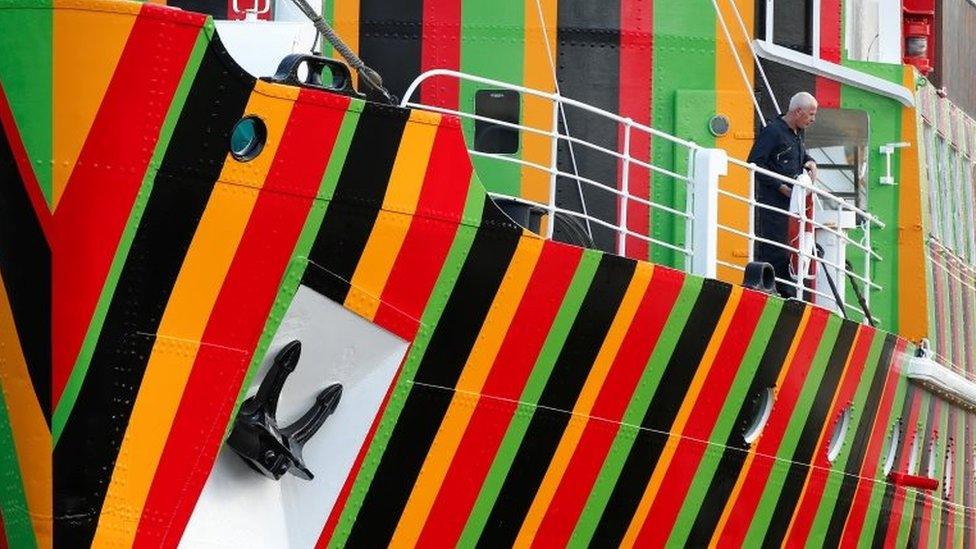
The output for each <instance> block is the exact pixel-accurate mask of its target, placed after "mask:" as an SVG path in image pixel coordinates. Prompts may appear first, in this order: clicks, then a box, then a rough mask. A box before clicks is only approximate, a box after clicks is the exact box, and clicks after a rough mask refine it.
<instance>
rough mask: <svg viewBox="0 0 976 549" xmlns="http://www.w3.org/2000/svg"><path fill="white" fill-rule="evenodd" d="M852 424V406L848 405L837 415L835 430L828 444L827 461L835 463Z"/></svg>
mask: <svg viewBox="0 0 976 549" xmlns="http://www.w3.org/2000/svg"><path fill="white" fill-rule="evenodd" d="M850 426H851V407H850V406H848V407H847V408H844V410H843V411H842V412H841V413H840V415H839V416H837V421H835V422H834V431H833V433H831V435H830V443H829V444H828V445H827V461H829V462H831V463H833V462H834V460H836V459H837V456H839V455H840V451H841V449H842V448H843V447H844V439H846V438H847V429H848V428H850Z"/></svg>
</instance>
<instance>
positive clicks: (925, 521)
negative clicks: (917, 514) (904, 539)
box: [918, 398, 942, 547]
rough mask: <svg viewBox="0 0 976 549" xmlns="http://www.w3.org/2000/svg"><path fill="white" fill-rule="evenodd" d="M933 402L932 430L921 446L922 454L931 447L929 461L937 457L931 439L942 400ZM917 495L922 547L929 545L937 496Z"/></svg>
mask: <svg viewBox="0 0 976 549" xmlns="http://www.w3.org/2000/svg"><path fill="white" fill-rule="evenodd" d="M933 403H934V404H933V406H932V418H933V419H932V432H931V433H926V435H927V437H926V439H925V444H926V445H927V446H928V447H923V448H922V452H923V455H924V452H929V450H930V448H931V452H930V453H929V461H931V460H933V459H935V460H937V459H938V455H937V453H936V451H935V450H936V447H933V446H932V440H933V437H934V436H938V433H939V430H940V427H941V420H939V419H937V418H939V416H940V415H941V414H942V400H941V399H939V398H934V399H933ZM924 465H927V463H923V464H922V465H920V466H924ZM936 465H938V462H936ZM935 470H936V471H938V470H939V469H938V467H935ZM919 475H920V476H927V471H919ZM918 497H920V498H923V501H924V503H923V504H922V521H921V523H922V526H921V530H920V531H919V536H918V538H919V540H920V541H921V543H922V546H923V547H928V545H929V544H928V539H929V529H930V528H931V526H932V525H931V521H932V505H933V500H934V499H935V498H936V497H937V495H936V494H934V493H933V494H925V493H919V495H918Z"/></svg>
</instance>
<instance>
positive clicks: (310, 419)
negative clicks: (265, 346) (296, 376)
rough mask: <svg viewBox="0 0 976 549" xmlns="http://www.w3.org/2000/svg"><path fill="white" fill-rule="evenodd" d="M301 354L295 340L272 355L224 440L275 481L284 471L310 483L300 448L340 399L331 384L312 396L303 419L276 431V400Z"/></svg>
mask: <svg viewBox="0 0 976 549" xmlns="http://www.w3.org/2000/svg"><path fill="white" fill-rule="evenodd" d="M301 355H302V343H301V342H300V341H298V340H295V341H292V342H290V343H288V344H287V345H285V346H284V347H283V348H282V349H281V351H279V352H278V354H277V355H275V359H274V363H273V364H272V365H271V368H270V369H269V370H268V374H267V375H266V376H265V377H264V379H263V380H262V381H261V386H260V387H258V392H257V394H255V395H254V396H252V397H250V398H248V399H247V400H245V401H244V403H243V404H242V405H241V409H240V411H239V412H238V413H237V418H236V419H235V420H234V429H233V430H232V431H231V433H230V436H229V437H228V438H227V445H228V446H230V447H231V449H232V450H234V451H235V452H237V455H239V456H241V458H242V459H244V461H245V462H246V463H247V464H248V465H249V466H250V467H251V468H252V469H254V470H255V471H257V472H259V473H261V474H262V475H264V476H266V477H268V478H272V479H275V480H278V479H280V478H281V477H282V475H284V474H285V473H287V472H291V473H292V474H293V475H295V476H297V477H299V478H303V479H305V480H312V477H313V476H314V475H313V474H312V471H310V470H309V469H308V467H306V466H305V461H304V460H303V459H302V449H303V448H304V447H305V443H306V442H307V441H308V439H310V438H312V436H313V435H314V434H315V433H316V432H317V431H318V430H319V428H320V427H322V424H323V423H324V422H325V420H326V418H328V417H329V416H330V415H332V412H334V411H335V409H336V407H337V406H338V405H339V399H340V398H341V397H342V385H340V384H338V383H336V384H333V385H330V386H328V387H326V388H325V389H323V390H322V392H320V393H319V394H318V396H316V397H315V404H313V405H312V407H311V408H310V409H309V410H308V411H307V412H305V414H304V415H302V417H300V418H298V420H296V421H295V422H294V423H292V424H291V425H289V426H287V427H284V428H280V429H279V428H278V420H277V419H276V417H275V415H276V413H277V411H278V397H279V396H280V395H281V388H282V387H284V386H285V380H286V379H288V376H289V374H291V373H292V372H293V371H295V366H297V365H298V359H299V357H301Z"/></svg>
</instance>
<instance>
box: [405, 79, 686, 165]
mask: <svg viewBox="0 0 976 549" xmlns="http://www.w3.org/2000/svg"><path fill="white" fill-rule="evenodd" d="M436 76H453V77H455V78H458V79H460V80H467V81H469V82H477V83H479V84H488V85H489V86H498V87H501V88H506V89H510V90H514V91H517V92H519V93H524V94H527V95H532V96H535V97H541V98H543V99H549V100H550V101H558V102H560V103H562V104H564V105H568V106H571V107H576V108H578V109H581V110H584V111H587V112H591V113H593V114H598V115H600V116H604V117H606V118H608V119H610V120H613V121H615V122H617V123H618V124H630V125H632V126H633V127H634V128H636V129H639V130H641V131H645V132H647V133H649V134H651V135H653V136H654V137H660V138H661V139H666V140H668V141H671V142H672V143H677V144H679V145H683V146H685V147H688V148H689V149H698V148H701V147H699V146H698V145H696V144H695V143H694V142H692V141H685V140H684V139H681V138H679V137H675V136H673V135H671V134H668V133H664V132H662V131H660V130H655V129H654V128H652V127H650V126H645V125H644V124H641V123H640V122H634V121H633V120H632V119H630V118H625V117H623V116H620V115H619V114H615V113H612V112H610V111H607V110H603V109H601V108H599V107H594V106H593V105H588V104H586V103H582V102H580V101H577V100H575V99H570V98H568V97H563V96H560V95H556V94H554V93H548V92H544V91H540V90H536V89H532V88H526V87H524V86H519V85H517V84H510V83H508V82H502V81H501V80H494V79H491V78H484V77H481V76H474V75H471V74H467V73H463V72H458V71H453V70H448V69H433V70H429V71H427V72H425V73H423V74H421V75H420V76H418V77H417V78H416V79H415V80H414V81H413V82H412V83H411V84H410V87H408V88H407V91H406V93H404V94H403V99H402V100H400V106H402V107H406V106H408V104H409V103H410V98H411V97H413V94H414V93H416V92H417V88H418V87H420V84H422V83H423V82H424V81H426V80H429V79H431V78H434V77H436ZM420 106H421V107H424V108H426V106H424V105H420Z"/></svg>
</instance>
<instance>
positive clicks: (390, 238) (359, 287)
mask: <svg viewBox="0 0 976 549" xmlns="http://www.w3.org/2000/svg"><path fill="white" fill-rule="evenodd" d="M440 120H441V117H440V115H435V114H431V113H427V112H423V111H419V110H415V111H413V112H411V113H410V121H409V122H408V123H407V125H406V127H405V128H404V130H403V138H402V139H401V140H400V148H399V150H398V151H397V156H396V160H395V161H394V164H393V171H392V172H391V174H390V184H389V186H388V187H387V191H386V196H384V197H383V206H382V208H381V210H380V212H379V215H377V216H376V223H375V224H374V225H373V231H372V232H371V233H370V235H369V240H368V241H367V242H366V247H365V249H364V250H363V255H362V258H360V260H359V264H358V265H357V266H356V272H355V273H354V274H353V277H352V281H351V283H350V288H349V294H348V295H347V296H346V301H345V306H346V307H347V308H348V309H350V310H351V311H354V312H356V313H358V314H360V315H361V316H362V317H363V318H366V319H368V320H373V318H374V317H375V316H376V311H377V309H379V306H380V296H381V295H382V294H383V288H384V287H386V281H387V278H389V276H390V272H391V271H392V270H393V263H394V261H396V258H397V254H398V253H399V252H400V247H401V246H403V240H404V238H406V236H407V230H408V229H409V228H410V223H411V221H412V220H413V214H414V212H415V211H416V209H417V201H418V200H419V199H420V190H421V188H422V187H423V184H424V176H425V175H426V173H427V163H428V162H429V161H430V152H431V149H432V148H433V146H434V137H435V136H436V135H437V130H438V127H439V123H440Z"/></svg>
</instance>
